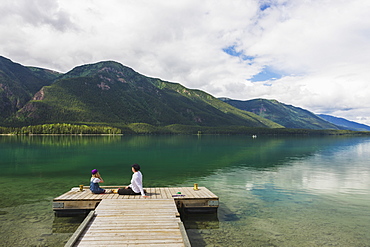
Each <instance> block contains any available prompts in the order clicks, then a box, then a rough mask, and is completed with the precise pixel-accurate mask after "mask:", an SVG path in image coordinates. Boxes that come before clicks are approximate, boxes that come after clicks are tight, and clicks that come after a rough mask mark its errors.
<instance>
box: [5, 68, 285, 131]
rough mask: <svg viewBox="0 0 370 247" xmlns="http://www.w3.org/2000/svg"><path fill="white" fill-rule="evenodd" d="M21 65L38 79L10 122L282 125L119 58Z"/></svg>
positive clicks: (29, 123)
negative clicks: (63, 65)
mask: <svg viewBox="0 0 370 247" xmlns="http://www.w3.org/2000/svg"><path fill="white" fill-rule="evenodd" d="M1 68H2V67H0V69H1ZM23 69H24V70H27V71H28V72H29V73H30V74H31V75H33V78H35V80H36V79H39V80H40V83H39V84H37V86H35V87H34V89H33V91H29V94H28V95H29V98H28V99H29V100H28V102H27V103H26V104H23V107H22V108H20V109H19V110H18V109H13V111H12V112H13V115H12V116H10V117H8V118H7V119H6V121H7V123H8V125H17V126H19V125H35V124H43V123H58V122H59V123H60V122H63V123H91V124H93V123H94V124H95V123H108V124H110V125H113V126H122V125H124V124H129V123H147V124H151V125H156V126H166V125H171V124H183V125H196V126H231V125H240V126H249V127H267V128H282V126H281V125H279V124H277V123H274V122H272V121H270V120H268V119H265V118H262V117H260V116H257V115H256V114H253V113H250V112H246V111H242V110H239V109H237V108H235V107H232V106H230V105H229V104H227V103H224V102H222V101H220V100H218V99H217V98H215V97H213V96H211V95H210V94H207V93H205V92H203V91H200V90H191V89H188V88H185V87H183V86H181V85H180V84H177V83H170V82H166V81H162V80H160V79H156V78H150V77H146V76H143V75H141V74H139V73H137V72H135V71H134V70H132V69H131V68H128V67H125V66H123V65H122V64H119V63H117V62H112V61H107V62H99V63H95V64H89V65H83V66H79V67H76V68H74V69H72V70H71V71H70V72H68V73H66V74H63V75H55V74H54V75H53V74H50V73H49V71H46V70H42V69H37V68H25V67H23ZM31 72H32V73H31ZM9 73H13V74H14V72H13V71H9ZM46 81H47V82H46ZM23 84H24V85H28V81H27V82H23ZM32 93H33V94H32ZM32 96H33V97H32ZM14 110H17V111H14Z"/></svg>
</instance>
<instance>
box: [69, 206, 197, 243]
mask: <svg viewBox="0 0 370 247" xmlns="http://www.w3.org/2000/svg"><path fill="white" fill-rule="evenodd" d="M92 212H93V213H92V214H91V213H90V215H89V216H90V217H87V220H85V221H84V222H85V223H83V224H82V226H80V228H79V229H78V230H77V231H76V232H75V234H74V235H73V236H72V238H71V239H70V240H69V241H68V242H67V244H66V246H68V247H69V246H185V247H187V246H190V242H189V239H188V237H187V234H186V231H185V229H184V227H183V224H182V222H181V220H180V219H179V217H178V211H177V206H176V205H175V201H174V200H173V199H152V200H143V199H129V200H121V199H102V200H101V202H100V203H99V205H98V207H97V208H96V209H95V211H92Z"/></svg>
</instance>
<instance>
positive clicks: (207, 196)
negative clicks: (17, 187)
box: [53, 186, 219, 214]
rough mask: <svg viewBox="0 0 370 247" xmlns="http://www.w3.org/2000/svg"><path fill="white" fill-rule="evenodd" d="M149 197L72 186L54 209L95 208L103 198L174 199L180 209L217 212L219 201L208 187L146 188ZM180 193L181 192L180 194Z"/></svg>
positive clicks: (65, 211) (63, 211) (75, 209)
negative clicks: (108, 192)
mask: <svg viewBox="0 0 370 247" xmlns="http://www.w3.org/2000/svg"><path fill="white" fill-rule="evenodd" d="M102 188H107V189H113V188H114V189H115V188H117V186H102ZM144 189H145V190H146V191H147V193H146V195H148V196H149V197H148V198H142V197H141V196H140V195H118V194H92V193H91V192H90V190H89V187H87V186H85V187H84V191H79V188H72V189H71V190H70V191H68V192H66V193H64V194H63V195H60V196H58V197H56V198H54V200H53V210H54V211H55V212H56V213H57V214H58V213H67V212H72V211H79V210H86V211H90V210H94V209H95V208H96V207H97V206H98V204H99V203H100V202H101V200H103V199H118V200H126V199H140V200H153V199H172V200H175V203H176V206H177V207H178V208H179V209H184V210H185V211H187V212H190V213H191V212H192V211H193V212H201V211H203V212H207V211H208V212H217V209H218V205H219V201H218V196H216V195H215V194H213V193H212V192H211V191H210V190H208V189H207V188H206V187H199V189H198V190H194V188H193V187H164V188H144ZM179 193H180V194H179Z"/></svg>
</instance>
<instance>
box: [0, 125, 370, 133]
mask: <svg viewBox="0 0 370 247" xmlns="http://www.w3.org/2000/svg"><path fill="white" fill-rule="evenodd" d="M0 134H1V135H122V134H127V135H135V134H157V135H158V134H190V135H194V134H197V135H202V134H210V135H233V134H240V135H243V134H244V135H370V132H369V131H351V130H312V129H289V128H252V127H246V126H226V127H205V126H190V125H179V124H173V125H168V126H153V125H150V124H146V123H132V124H127V125H117V126H115V127H112V126H105V125H85V124H67V123H57V124H43V125H30V126H24V127H0Z"/></svg>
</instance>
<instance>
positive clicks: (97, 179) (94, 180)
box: [90, 169, 105, 194]
mask: <svg viewBox="0 0 370 247" xmlns="http://www.w3.org/2000/svg"><path fill="white" fill-rule="evenodd" d="M91 173H92V175H91V179H90V190H91V192H92V193H94V194H103V193H105V189H102V188H100V186H99V183H104V180H103V178H102V177H101V176H100V174H99V171H98V170H97V169H94V170H92V171H91Z"/></svg>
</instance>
